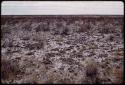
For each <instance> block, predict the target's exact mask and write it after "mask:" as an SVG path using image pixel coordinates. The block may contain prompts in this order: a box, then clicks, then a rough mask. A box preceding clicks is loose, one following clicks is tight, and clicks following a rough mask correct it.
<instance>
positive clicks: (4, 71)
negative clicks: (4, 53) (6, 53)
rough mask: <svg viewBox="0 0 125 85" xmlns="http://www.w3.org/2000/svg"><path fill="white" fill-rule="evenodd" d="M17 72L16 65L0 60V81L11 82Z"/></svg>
mask: <svg viewBox="0 0 125 85" xmlns="http://www.w3.org/2000/svg"><path fill="white" fill-rule="evenodd" d="M18 72H19V69H18V68H17V66H16V65H13V63H11V62H10V61H9V60H5V59H2V60H1V79H3V80H8V79H9V80H11V79H14V78H15V77H16V75H17V73H18Z"/></svg>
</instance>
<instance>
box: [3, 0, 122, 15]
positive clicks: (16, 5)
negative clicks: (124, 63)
mask: <svg viewBox="0 0 125 85" xmlns="http://www.w3.org/2000/svg"><path fill="white" fill-rule="evenodd" d="M1 14H2V15H124V4H123V2H121V1H3V2H2V8H1Z"/></svg>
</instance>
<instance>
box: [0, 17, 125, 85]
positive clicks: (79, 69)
mask: <svg viewBox="0 0 125 85" xmlns="http://www.w3.org/2000/svg"><path fill="white" fill-rule="evenodd" d="M123 24H124V21H123V16H77V15H76V16H49V15H48V16H1V82H2V83H5V84H120V83H123V74H124V73H123V67H124V64H123V63H124V55H123V50H124V46H123V45H124V42H123V35H124V32H123Z"/></svg>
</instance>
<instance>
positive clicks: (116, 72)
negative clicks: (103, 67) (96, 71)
mask: <svg viewBox="0 0 125 85" xmlns="http://www.w3.org/2000/svg"><path fill="white" fill-rule="evenodd" d="M111 75H112V76H113V78H112V83H114V84H121V83H123V76H124V73H123V69H121V68H113V69H112V71H111Z"/></svg>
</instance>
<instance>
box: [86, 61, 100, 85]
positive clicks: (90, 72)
mask: <svg viewBox="0 0 125 85" xmlns="http://www.w3.org/2000/svg"><path fill="white" fill-rule="evenodd" d="M97 68H98V67H97V64H96V62H95V61H94V60H93V59H87V60H86V68H85V69H86V81H87V82H88V83H92V84H93V83H97V82H96V81H97V78H98V76H97V74H98V69H97Z"/></svg>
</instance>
